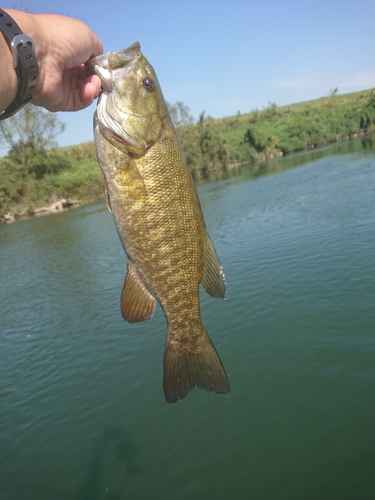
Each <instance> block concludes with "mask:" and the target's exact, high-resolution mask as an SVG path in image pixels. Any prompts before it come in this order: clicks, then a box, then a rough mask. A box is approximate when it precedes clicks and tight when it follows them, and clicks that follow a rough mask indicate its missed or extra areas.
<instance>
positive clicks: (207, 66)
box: [2, 0, 375, 146]
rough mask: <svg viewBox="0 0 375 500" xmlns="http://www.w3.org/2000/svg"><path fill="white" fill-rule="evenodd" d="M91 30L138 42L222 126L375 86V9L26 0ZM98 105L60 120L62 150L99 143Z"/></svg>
mask: <svg viewBox="0 0 375 500" xmlns="http://www.w3.org/2000/svg"><path fill="white" fill-rule="evenodd" d="M2 6H3V7H12V8H19V9H22V10H28V11H31V12H35V13H38V12H43V13H58V14H65V15H70V16H73V17H77V18H79V19H81V20H82V21H84V22H86V24H88V25H89V26H90V28H91V29H92V30H93V31H95V32H96V34H97V35H98V36H99V38H101V40H102V42H103V45H104V51H105V52H109V51H117V50H120V49H122V48H124V47H127V46H129V45H130V44H131V43H133V42H134V41H136V40H138V41H139V42H140V44H141V46H142V50H143V53H144V55H145V56H146V57H147V59H148V60H149V61H150V62H151V64H152V65H153V66H154V68H155V70H156V72H157V74H158V78H159V81H160V83H161V86H162V89H163V92H164V96H165V98H166V99H167V100H168V101H170V102H175V101H183V102H184V103H185V104H186V105H187V106H189V107H190V109H191V113H192V114H193V116H194V117H195V118H198V116H199V114H200V113H201V112H202V111H205V112H206V115H211V116H213V117H215V118H219V117H222V116H230V115H234V114H236V113H237V112H238V111H240V112H241V113H246V112H250V111H251V110H253V109H255V108H258V109H262V108H263V107H265V106H267V105H268V102H274V103H276V104H277V105H278V106H282V105H285V104H290V103H294V102H300V101H306V100H310V99H315V98H319V97H322V96H326V95H327V94H328V93H329V90H330V89H331V88H335V87H338V89H339V93H346V92H354V91H357V90H362V89H368V88H373V87H375V57H374V55H375V1H374V0H361V1H360V2H358V1H357V2H353V1H352V2H342V1H340V2H339V1H336V0H324V1H323V0H313V1H311V0H308V1H303V0H288V1H283V0H263V1H261V2H254V1H252V0H241V1H240V0H232V1H230V0H226V1H222V0H216V1H213V0H206V1H205V0H199V1H196V0H186V1H179V0H171V1H167V0H153V1H150V0H137V1H134V0H133V1H131V0H128V1H127V0H121V1H116V0H107V1H105V2H103V1H102V2H98V1H96V0H75V1H73V0H63V1H62V2H51V0H23V1H22V2H9V1H5V2H3V4H2ZM94 108H95V106H94V105H93V106H91V107H90V108H88V109H87V110H84V111H80V112H78V113H59V118H60V119H61V120H62V121H64V122H65V123H66V124H67V128H66V131H65V132H64V134H62V135H60V136H59V137H58V142H59V144H60V145H61V146H66V145H71V144H78V143H80V142H84V141H88V140H92V115H93V112H94Z"/></svg>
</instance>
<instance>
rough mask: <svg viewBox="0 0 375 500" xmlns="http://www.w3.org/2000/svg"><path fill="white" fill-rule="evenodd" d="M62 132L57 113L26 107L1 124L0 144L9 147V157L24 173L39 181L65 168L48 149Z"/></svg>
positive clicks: (62, 127) (54, 143)
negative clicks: (46, 175)
mask: <svg viewBox="0 0 375 500" xmlns="http://www.w3.org/2000/svg"><path fill="white" fill-rule="evenodd" d="M64 130H65V123H62V122H60V120H59V119H58V118H57V115H56V114H53V113H49V112H47V111H44V110H43V109H42V108H39V107H37V106H34V105H32V104H28V105H27V106H25V107H24V108H22V109H21V111H19V112H18V113H17V114H16V115H14V116H11V117H10V118H8V119H7V120H3V121H0V144H1V145H2V146H3V147H4V146H8V147H9V151H8V158H9V159H10V160H11V161H12V162H13V163H15V164H16V165H18V166H20V167H21V168H22V169H23V170H24V171H27V172H28V173H29V174H32V175H34V176H35V177H36V178H38V179H40V178H42V177H43V176H44V175H45V174H46V173H54V172H56V171H58V170H59V169H60V168H62V167H63V166H65V164H64V165H63V162H62V161H61V157H60V159H59V161H56V157H55V156H54V155H53V154H52V153H51V152H50V150H51V149H52V148H54V147H56V146H57V144H56V142H55V137H56V136H57V135H59V134H60V133H61V132H63V131H64Z"/></svg>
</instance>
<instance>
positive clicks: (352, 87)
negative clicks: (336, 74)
mask: <svg viewBox="0 0 375 500" xmlns="http://www.w3.org/2000/svg"><path fill="white" fill-rule="evenodd" d="M373 87H375V70H371V71H360V72H359V73H355V74H353V75H349V76H348V77H346V78H344V80H343V81H342V83H341V85H340V86H339V88H340V90H345V91H349V92H350V91H356V90H365V89H370V88H373Z"/></svg>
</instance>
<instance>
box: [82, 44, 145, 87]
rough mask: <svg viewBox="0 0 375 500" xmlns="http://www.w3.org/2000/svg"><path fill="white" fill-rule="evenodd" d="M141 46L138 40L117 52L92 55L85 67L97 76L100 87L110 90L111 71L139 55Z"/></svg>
mask: <svg viewBox="0 0 375 500" xmlns="http://www.w3.org/2000/svg"><path fill="white" fill-rule="evenodd" d="M141 54H142V53H141V46H140V44H139V42H134V43H133V44H132V45H130V46H129V47H128V48H126V49H122V50H119V51H118V52H108V53H107V54H102V55H100V56H96V57H92V58H91V59H89V60H88V61H87V63H86V67H87V68H88V69H89V71H91V72H92V73H95V74H97V75H98V76H99V78H100V79H101V81H102V89H103V90H104V91H107V92H110V91H111V89H112V85H111V75H112V71H113V70H114V69H116V68H119V67H124V66H126V65H127V64H128V63H130V62H131V61H133V60H134V59H136V58H138V57H140V55H141Z"/></svg>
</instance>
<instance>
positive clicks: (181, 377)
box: [88, 42, 230, 403]
mask: <svg viewBox="0 0 375 500" xmlns="http://www.w3.org/2000/svg"><path fill="white" fill-rule="evenodd" d="M88 66H89V67H90V69H91V70H92V71H93V72H95V73H96V74H98V75H99V76H100V78H101V80H102V92H101V95H100V97H99V101H98V104H97V108H96V112H95V115H94V137H95V146H96V152H97V156H98V161H99V164H100V167H101V169H102V173H103V178H104V186H105V194H106V198H107V205H108V209H109V210H110V211H111V212H112V214H113V218H114V221H115V224H116V228H117V231H118V234H119V237H120V240H121V242H122V245H123V247H124V250H125V253H126V255H127V257H128V263H127V274H126V277H125V282H124V287H123V290H122V293H121V298H120V306H121V313H122V316H123V318H124V319H125V320H126V321H128V322H129V323H136V322H138V321H143V320H146V319H149V318H151V317H152V315H153V314H154V311H155V306H156V301H158V302H159V304H160V306H161V307H162V309H163V312H164V314H165V317H166V320H167V325H168V332H167V340H166V345H165V351H164V378H163V387H164V395H165V398H166V400H167V402H168V403H172V402H175V401H178V400H180V399H183V398H184V397H185V396H186V395H187V394H188V393H189V391H190V390H192V389H193V388H195V387H199V388H203V389H206V390H207V391H211V392H216V393H218V394H226V395H229V392H230V390H229V383H228V379H227V376H226V373H225V370H224V368H223V365H222V363H221V361H220V358H219V356H218V354H217V352H216V349H215V347H214V345H213V343H212V341H211V339H210V337H209V336H208V334H207V332H206V330H205V328H204V326H203V324H202V320H201V314H200V302H199V285H200V284H202V286H203V288H204V289H205V290H206V291H207V292H208V293H209V294H210V295H211V296H213V297H215V298H221V299H224V298H225V279H224V274H223V271H222V268H221V265H220V261H219V258H218V256H217V254H216V251H215V249H214V246H213V244H212V242H211V239H210V237H209V235H208V233H207V230H206V226H205V222H204V219H203V214H202V210H201V207H200V203H199V199H198V196H197V193H196V190H195V186H194V183H193V180H192V177H191V174H190V171H189V169H188V167H187V164H186V158H185V155H184V152H183V150H182V146H181V143H180V140H179V137H178V135H177V132H176V130H175V127H174V125H173V122H172V120H171V118H170V115H169V111H168V108H167V106H166V103H165V100H164V97H163V94H162V91H161V89H160V85H159V83H158V80H157V77H156V74H155V71H154V69H153V68H152V66H151V65H150V64H149V62H148V61H147V60H146V58H145V57H144V56H143V55H142V53H141V49H140V45H139V43H138V42H136V43H134V44H133V45H131V46H130V47H128V48H127V49H124V50H121V51H119V52H110V53H108V54H106V55H102V56H98V57H95V58H93V59H91V60H90V61H89V63H88Z"/></svg>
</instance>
